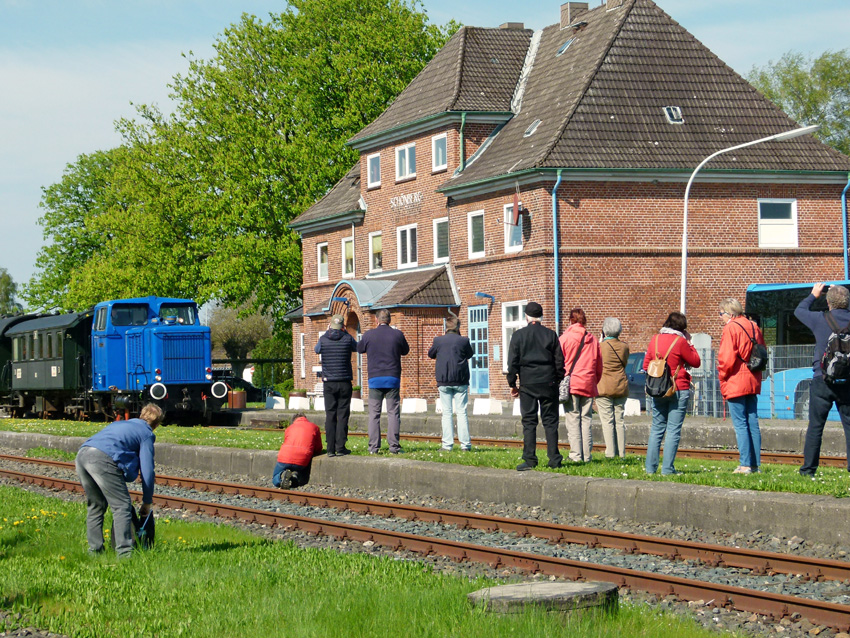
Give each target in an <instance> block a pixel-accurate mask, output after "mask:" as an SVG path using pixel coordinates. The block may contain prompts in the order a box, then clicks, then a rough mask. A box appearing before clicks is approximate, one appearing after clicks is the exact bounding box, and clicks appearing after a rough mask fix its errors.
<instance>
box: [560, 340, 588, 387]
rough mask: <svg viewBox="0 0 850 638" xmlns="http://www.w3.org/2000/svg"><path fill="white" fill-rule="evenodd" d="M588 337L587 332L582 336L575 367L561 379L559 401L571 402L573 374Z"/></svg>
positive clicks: (574, 360) (574, 362)
mask: <svg viewBox="0 0 850 638" xmlns="http://www.w3.org/2000/svg"><path fill="white" fill-rule="evenodd" d="M585 335H587V331H586V330H585V332H584V334H583V335H582V336H581V341H580V342H579V344H578V352H576V358H575V359H573V365H571V366H570V371H569V372H568V373H567V375H566V376H565V377H564V378H563V379H561V385H559V386H558V400H559V401H569V400H570V376H572V374H573V370H575V368H576V363H578V358H579V355H580V354H581V349H582V348H584V337H585Z"/></svg>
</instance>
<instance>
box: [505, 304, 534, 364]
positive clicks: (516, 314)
mask: <svg viewBox="0 0 850 638" xmlns="http://www.w3.org/2000/svg"><path fill="white" fill-rule="evenodd" d="M527 303H528V302H527V301H512V302H510V303H503V304H502V352H504V353H505V356H504V357H502V369H503V370H504V371H505V372H507V371H508V349H509V348H510V345H511V337H513V336H514V333H515V332H516V331H517V330H519V329H520V328H525V326H527V325H528V322H526V320H525V306H526V304H527Z"/></svg>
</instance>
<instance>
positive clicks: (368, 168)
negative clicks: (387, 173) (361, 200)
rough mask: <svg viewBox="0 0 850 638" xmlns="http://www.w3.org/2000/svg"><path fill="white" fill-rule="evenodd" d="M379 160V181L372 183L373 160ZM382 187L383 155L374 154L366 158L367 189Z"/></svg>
mask: <svg viewBox="0 0 850 638" xmlns="http://www.w3.org/2000/svg"><path fill="white" fill-rule="evenodd" d="M375 158H378V181H377V182H373V181H372V160H373V159H375ZM380 185H381V154H380V153H372V154H371V155H367V156H366V188H378V187H379V186H380Z"/></svg>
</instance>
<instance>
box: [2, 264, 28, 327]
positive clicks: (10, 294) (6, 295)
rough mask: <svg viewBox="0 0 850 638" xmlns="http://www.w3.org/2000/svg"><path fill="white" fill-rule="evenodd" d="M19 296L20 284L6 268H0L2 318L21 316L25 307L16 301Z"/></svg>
mask: <svg viewBox="0 0 850 638" xmlns="http://www.w3.org/2000/svg"><path fill="white" fill-rule="evenodd" d="M17 294H18V284H16V283H15V280H14V279H12V275H10V274H9V271H8V270H6V269H5V268H0V316H2V315H19V314H21V313H22V312H23V306H21V304H19V303H18V302H17V301H16V300H15V295H17Z"/></svg>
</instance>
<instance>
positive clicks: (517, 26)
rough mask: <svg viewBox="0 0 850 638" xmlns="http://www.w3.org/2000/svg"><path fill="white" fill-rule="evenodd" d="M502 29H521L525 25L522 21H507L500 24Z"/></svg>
mask: <svg viewBox="0 0 850 638" xmlns="http://www.w3.org/2000/svg"><path fill="white" fill-rule="evenodd" d="M499 28H500V29H519V30H522V29H524V28H525V25H524V24H523V23H522V22H505V23H504V24H500V25H499Z"/></svg>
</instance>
